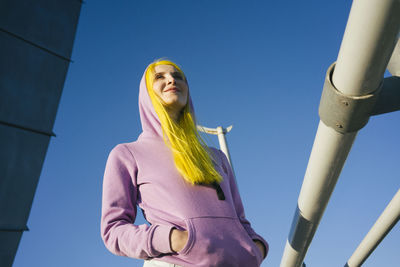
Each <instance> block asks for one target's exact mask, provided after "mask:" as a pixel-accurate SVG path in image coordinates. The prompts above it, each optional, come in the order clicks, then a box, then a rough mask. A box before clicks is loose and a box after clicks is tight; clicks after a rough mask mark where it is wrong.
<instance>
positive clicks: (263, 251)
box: [253, 239, 266, 259]
mask: <svg viewBox="0 0 400 267" xmlns="http://www.w3.org/2000/svg"><path fill="white" fill-rule="evenodd" d="M253 241H254V243H255V244H256V246H257V247H258V248H259V249H260V251H261V255H262V257H263V259H264V258H265V256H266V255H265V249H264V244H263V243H261V241H260V240H257V239H255V240H253Z"/></svg>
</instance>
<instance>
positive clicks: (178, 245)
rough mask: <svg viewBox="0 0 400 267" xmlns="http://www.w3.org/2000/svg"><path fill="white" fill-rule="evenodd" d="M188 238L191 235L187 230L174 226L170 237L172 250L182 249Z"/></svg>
mask: <svg viewBox="0 0 400 267" xmlns="http://www.w3.org/2000/svg"><path fill="white" fill-rule="evenodd" d="M188 238H189V235H188V232H187V231H181V230H178V229H176V228H173V229H172V231H171V234H170V237H169V239H170V243H171V249H172V251H173V252H178V251H181V250H182V249H183V248H184V247H185V245H186V243H187V241H188Z"/></svg>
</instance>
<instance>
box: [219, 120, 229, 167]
mask: <svg viewBox="0 0 400 267" xmlns="http://www.w3.org/2000/svg"><path fill="white" fill-rule="evenodd" d="M225 132H226V131H224V129H223V128H222V127H221V126H218V127H217V134H218V141H219V147H220V149H221V150H222V152H224V153H225V155H226V157H227V158H228V161H229V164H231V166H232V161H231V154H230V153H229V149H228V145H227V144H226V138H225Z"/></svg>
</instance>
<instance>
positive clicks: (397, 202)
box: [345, 190, 400, 267]
mask: <svg viewBox="0 0 400 267" xmlns="http://www.w3.org/2000/svg"><path fill="white" fill-rule="evenodd" d="M399 219H400V190H398V191H397V193H396V194H395V196H394V197H393V199H392V200H391V201H390V203H389V204H388V205H387V207H386V208H385V210H384V211H383V213H382V214H381V216H379V218H378V220H377V221H376V222H375V224H374V226H372V228H371V230H370V231H369V232H368V234H367V235H366V236H365V238H364V239H363V241H362V242H361V243H360V245H359V246H358V247H357V249H356V250H355V251H354V253H353V255H352V256H351V257H350V259H349V260H348V261H347V263H346V265H345V266H346V267H359V266H361V264H363V263H364V261H365V260H366V259H367V258H368V256H369V255H371V253H372V252H373V251H374V249H375V248H376V247H377V246H378V245H379V243H380V242H381V241H382V240H383V239H384V238H385V236H386V235H387V234H388V233H389V232H390V230H391V229H392V228H393V227H394V226H395V225H396V223H397V222H398V221H399Z"/></svg>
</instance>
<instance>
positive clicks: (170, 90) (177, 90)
mask: <svg viewBox="0 0 400 267" xmlns="http://www.w3.org/2000/svg"><path fill="white" fill-rule="evenodd" d="M164 92H179V89H178V88H177V87H171V88H168V89H167V90H165V91H164Z"/></svg>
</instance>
